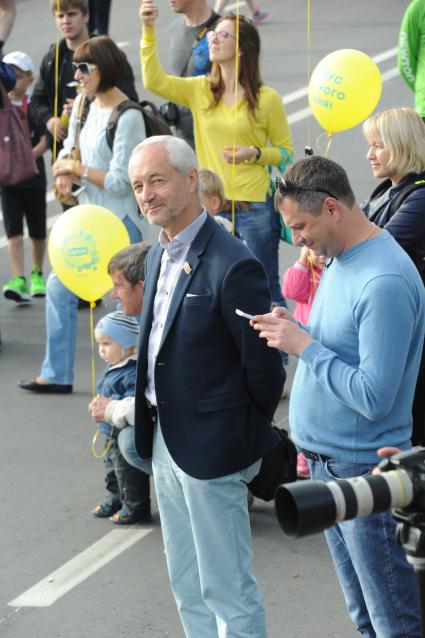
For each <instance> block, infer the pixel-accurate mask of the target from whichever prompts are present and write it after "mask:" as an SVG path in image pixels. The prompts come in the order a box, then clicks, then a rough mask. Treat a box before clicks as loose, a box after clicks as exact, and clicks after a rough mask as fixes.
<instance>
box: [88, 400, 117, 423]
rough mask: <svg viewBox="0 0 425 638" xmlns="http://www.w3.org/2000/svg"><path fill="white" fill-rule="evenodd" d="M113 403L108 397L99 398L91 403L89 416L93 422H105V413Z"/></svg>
mask: <svg viewBox="0 0 425 638" xmlns="http://www.w3.org/2000/svg"><path fill="white" fill-rule="evenodd" d="M111 401H112V399H108V398H107V397H100V396H97V397H95V398H94V399H93V401H91V402H90V403H89V414H90V416H91V418H92V419H93V421H96V423H102V422H103V421H105V411H106V408H107V406H108V404H109V403H110V402H111Z"/></svg>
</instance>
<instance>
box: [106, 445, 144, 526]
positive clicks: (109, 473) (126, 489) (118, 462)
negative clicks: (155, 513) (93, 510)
mask: <svg viewBox="0 0 425 638" xmlns="http://www.w3.org/2000/svg"><path fill="white" fill-rule="evenodd" d="M109 441H111V446H110V448H109V450H108V452H107V454H106V456H105V458H104V463H105V468H106V476H105V485H106V489H107V491H108V492H109V494H108V496H107V498H106V499H105V502H107V503H109V504H111V505H112V506H114V507H116V508H118V509H119V508H120V507H121V509H122V510H124V511H123V514H126V515H129V516H131V515H133V514H134V515H136V516H137V515H140V514H145V513H148V512H150V485H149V476H148V475H147V474H145V473H144V472H142V471H141V470H138V469H137V468H136V467H134V466H133V465H129V463H127V461H126V460H125V459H124V457H123V455H122V454H121V452H120V449H119V447H118V442H117V439H116V438H112V439H109V438H107V439H106V445H107V444H108V443H109Z"/></svg>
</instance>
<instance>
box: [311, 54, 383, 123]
mask: <svg viewBox="0 0 425 638" xmlns="http://www.w3.org/2000/svg"><path fill="white" fill-rule="evenodd" d="M381 91H382V79H381V73H380V71H379V68H378V67H377V65H376V64H375V62H374V61H373V60H372V59H371V58H370V57H369V56H368V55H366V53H362V51H356V50H355V49H340V50H339V51H334V52H333V53H330V54H329V55H327V56H326V57H324V58H323V60H321V61H320V62H319V64H318V65H317V66H316V68H315V69H314V71H313V73H312V75H311V79H310V83H309V87H308V102H309V105H310V108H311V110H312V113H313V115H314V117H315V118H316V120H317V121H318V122H319V124H320V126H321V127H322V128H324V129H325V131H328V132H329V133H336V132H337V131H344V130H346V129H349V128H352V127H353V126H356V125H357V124H360V122H363V120H365V119H366V118H367V117H368V116H369V115H370V114H371V113H372V111H373V109H374V108H375V107H376V105H377V104H378V101H379V98H380V97H381Z"/></svg>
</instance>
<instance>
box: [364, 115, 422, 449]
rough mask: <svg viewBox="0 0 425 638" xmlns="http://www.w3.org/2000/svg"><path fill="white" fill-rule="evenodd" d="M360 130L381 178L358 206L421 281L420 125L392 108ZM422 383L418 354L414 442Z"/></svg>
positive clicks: (419, 440)
mask: <svg viewBox="0 0 425 638" xmlns="http://www.w3.org/2000/svg"><path fill="white" fill-rule="evenodd" d="M363 133H364V136H365V138H366V140H367V142H368V144H369V151H368V154H367V158H368V160H369V161H370V165H371V169H372V173H373V175H374V177H376V178H378V179H379V178H381V179H382V178H385V179H384V181H383V182H382V183H381V184H380V185H379V186H378V187H377V188H376V189H375V190H374V192H373V193H372V195H371V196H370V198H369V199H368V200H366V201H365V202H364V203H363V204H362V208H363V210H364V212H365V213H366V215H367V216H368V217H369V219H370V220H371V221H372V222H374V223H375V224H376V225H377V226H379V227H380V228H385V229H386V230H387V231H388V232H389V233H391V235H392V236H393V237H394V239H395V240H396V241H397V242H398V243H399V244H400V246H402V247H403V248H404V249H405V251H406V252H407V254H408V255H409V256H410V257H411V259H412V260H413V262H414V263H415V265H416V267H417V269H418V271H419V273H420V275H421V277H422V280H423V281H424V283H425V124H424V122H423V120H422V118H421V117H420V115H419V114H418V113H416V112H415V111H413V110H412V109H410V108H394V109H389V110H388V111H383V112H382V113H378V114H376V115H373V116H372V117H370V118H369V119H368V120H366V121H365V122H364V124H363ZM424 387H425V355H424V353H423V354H422V361H421V366H420V369H419V375H418V380H417V384H416V391H415V397H414V401H413V432H412V443H413V444H414V445H425V394H424V393H423V388H424ZM421 388H422V391H421Z"/></svg>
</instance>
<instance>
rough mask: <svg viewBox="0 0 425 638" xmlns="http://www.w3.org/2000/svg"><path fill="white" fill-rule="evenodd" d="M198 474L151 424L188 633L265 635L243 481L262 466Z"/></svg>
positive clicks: (166, 534)
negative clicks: (177, 458) (175, 456)
mask: <svg viewBox="0 0 425 638" xmlns="http://www.w3.org/2000/svg"><path fill="white" fill-rule="evenodd" d="M260 464H261V462H260V461H257V462H256V463H254V464H253V465H251V466H250V467H249V468H246V469H244V470H241V471H239V472H235V473H234V474H229V475H227V476H222V477H220V478H216V479H210V480H199V479H196V478H193V477H191V476H189V475H188V474H186V473H185V472H183V471H182V470H181V469H180V468H179V467H177V465H176V464H175V463H174V461H173V460H172V458H171V456H170V454H169V452H168V450H167V447H166V445H165V443H164V439H163V437H162V433H161V428H160V424H159V423H158V424H157V425H156V427H155V432H154V443H153V458H152V467H153V475H154V479H155V488H156V494H157V500H158V507H159V512H160V515H161V527H162V534H163V538H164V545H165V554H166V557H167V565H168V572H169V575H170V581H171V586H172V589H173V593H174V597H175V599H176V603H177V607H178V611H179V613H180V617H181V620H182V623H183V627H184V631H185V634H186V636H187V638H200V637H202V638H217V637H218V638H265V636H266V625H265V614H264V606H263V600H262V596H261V592H260V590H259V587H258V584H257V581H256V580H255V577H254V576H253V574H252V570H251V561H252V544H251V529H250V523H249V516H248V506H247V487H246V484H247V483H249V481H251V480H252V479H253V478H254V476H255V475H256V474H257V473H258V471H259V469H260Z"/></svg>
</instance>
